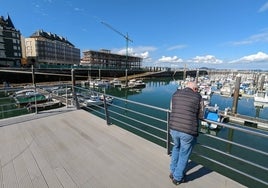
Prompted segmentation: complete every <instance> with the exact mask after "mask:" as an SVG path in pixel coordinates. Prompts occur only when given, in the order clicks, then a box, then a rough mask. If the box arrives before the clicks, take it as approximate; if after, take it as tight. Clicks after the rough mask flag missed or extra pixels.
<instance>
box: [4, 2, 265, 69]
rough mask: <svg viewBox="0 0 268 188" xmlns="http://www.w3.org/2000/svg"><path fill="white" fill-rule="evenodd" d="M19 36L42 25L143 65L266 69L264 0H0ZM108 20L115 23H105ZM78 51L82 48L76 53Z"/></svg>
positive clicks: (82, 45) (88, 47) (90, 47)
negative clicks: (138, 61)
mask: <svg viewBox="0 0 268 188" xmlns="http://www.w3.org/2000/svg"><path fill="white" fill-rule="evenodd" d="M0 4H1V6H0V15H1V16H4V17H5V18H6V17H7V15H9V16H10V17H11V19H12V21H13V24H14V25H15V27H16V28H17V29H19V30H20V31H21V33H22V35H23V36H24V37H29V36H30V35H31V34H33V33H34V32H35V31H37V30H39V29H42V30H44V31H46V32H51V33H54V34H57V35H59V36H62V37H65V38H67V39H68V40H69V41H70V42H71V43H73V44H74V45H75V46H76V47H77V48H79V49H80V50H81V52H83V51H85V50H100V49H108V50H111V51H112V52H113V53H120V54H125V53H126V39H125V38H124V36H127V35H128V37H129V39H131V41H129V42H128V53H129V55H137V56H140V57H143V58H144V59H143V66H165V67H171V68H176V67H184V66H186V67H188V68H200V67H209V68H219V69H221V68H227V69H262V70H268V0H158V1H156V0H65V1H64V0H23V1H22V0H13V1H12V0H0ZM103 22H104V23H106V24H108V25H110V26H111V27H112V28H113V29H115V30H116V31H118V32H116V31H114V30H112V29H111V28H109V27H107V25H105V24H103ZM81 57H82V54H81Z"/></svg>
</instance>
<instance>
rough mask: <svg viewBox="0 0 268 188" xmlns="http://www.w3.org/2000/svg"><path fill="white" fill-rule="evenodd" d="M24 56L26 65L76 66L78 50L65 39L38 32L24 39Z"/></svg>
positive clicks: (41, 31) (78, 60) (78, 59)
mask: <svg viewBox="0 0 268 188" xmlns="http://www.w3.org/2000/svg"><path fill="white" fill-rule="evenodd" d="M25 54H26V58H27V62H28V64H34V65H35V66H39V65H78V64H79V63H80V49H78V48H75V46H74V45H73V44H72V43H71V42H69V41H68V40H67V39H66V38H64V37H61V36H58V35H56V34H53V33H50V32H45V31H43V30H38V31H36V32H35V33H33V34H32V35H31V36H30V37H29V38H25Z"/></svg>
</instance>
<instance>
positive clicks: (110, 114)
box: [0, 86, 268, 187]
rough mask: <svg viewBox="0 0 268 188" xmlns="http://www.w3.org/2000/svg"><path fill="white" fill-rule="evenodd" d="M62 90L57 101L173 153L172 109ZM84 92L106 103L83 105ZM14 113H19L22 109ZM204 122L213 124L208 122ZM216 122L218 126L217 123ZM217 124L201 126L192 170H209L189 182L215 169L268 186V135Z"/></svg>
mask: <svg viewBox="0 0 268 188" xmlns="http://www.w3.org/2000/svg"><path fill="white" fill-rule="evenodd" d="M62 88H66V92H63V94H62V95H57V99H61V101H62V102H64V101H66V104H65V105H66V107H68V105H69V104H72V105H76V108H82V109H84V110H86V111H88V112H89V113H92V114H94V115H96V116H99V117H100V118H103V119H105V120H106V122H107V126H110V125H112V124H113V125H116V126H119V127H121V128H123V129H126V130H128V131H131V132H132V133H134V134H137V135H139V136H141V137H143V138H145V139H147V140H149V141H151V142H153V143H155V144H158V145H160V146H162V147H164V148H166V151H167V154H170V152H171V147H172V142H171V137H170V135H169V130H168V117H169V113H170V110H169V109H163V108H159V107H156V106H151V105H147V104H143V103H138V102H135V101H130V100H127V99H123V98H119V97H115V96H110V95H107V94H104V93H100V92H96V91H93V90H91V89H86V88H82V87H76V86H75V87H71V88H72V93H71V94H72V95H67V89H68V88H70V86H63V87H62ZM39 89H42V88H39ZM1 92H7V91H6V90H5V91H0V93H1ZM13 92H14V88H13ZM81 93H83V94H86V95H95V96H100V95H103V96H104V101H103V104H102V105H94V104H92V105H88V106H87V105H83V101H81V99H79V95H80V94H81ZM5 98H6V96H4V95H2V96H1V97H0V101H1V100H2V99H5ZM107 98H113V101H112V102H110V103H107V101H108V100H106V99H107ZM11 104H12V103H11ZM5 105H7V104H1V105H0V110H1V114H2V116H1V117H2V118H5V117H3V116H4V115H3V114H6V113H10V111H12V110H11V109H6V106H5ZM14 110H15V111H17V110H18V109H14ZM31 113H40V112H37V111H35V112H31ZM42 113H46V112H42ZM204 121H207V122H208V123H211V121H209V120H206V119H205V120H204ZM213 123H214V124H215V122H213ZM216 124H217V125H218V126H219V129H217V130H210V129H208V128H206V127H200V130H199V131H200V132H199V133H200V134H199V137H198V143H197V145H196V146H195V148H194V151H193V154H192V155H191V162H190V163H189V169H191V168H194V167H196V165H197V164H202V165H203V166H204V167H205V168H200V169H198V170H197V171H194V172H193V173H191V174H188V176H187V181H192V180H194V179H196V178H199V177H202V176H204V175H206V174H208V173H211V172H212V171H211V170H214V171H217V172H219V173H221V174H223V175H224V176H227V177H229V178H231V179H233V180H235V181H237V182H239V183H241V184H243V185H245V186H248V187H267V186H268V177H267V172H268V166H267V165H268V164H267V157H268V152H267V148H268V147H267V145H268V133H267V132H266V131H262V130H258V129H254V128H249V127H243V126H239V125H233V124H226V123H218V122H216ZM208 169H210V170H208Z"/></svg>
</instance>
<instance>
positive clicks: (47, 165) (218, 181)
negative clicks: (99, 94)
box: [0, 108, 244, 188]
mask: <svg viewBox="0 0 268 188" xmlns="http://www.w3.org/2000/svg"><path fill="white" fill-rule="evenodd" d="M35 118H37V119H35ZM18 121H19V122H20V123H19V122H18ZM0 125H1V127H0V157H1V158H0V165H1V169H0V187H1V188H17V187H20V188H43V187H45V188H46V187H50V188H52V187H55V188H58V187H64V188H67V187H68V188H69V187H70V188H75V187H83V188H125V187H127V188H131V187H133V188H138V187H140V188H158V187H159V188H164V187H176V186H175V185H173V184H172V182H171V180H170V179H169V177H168V175H169V161H170V157H169V156H168V155H167V154H166V150H165V148H162V147H160V146H158V145H156V144H154V143H151V142H149V141H147V140H145V139H143V138H141V137H138V136H136V135H134V134H132V133H130V132H127V131H125V130H123V129H121V128H119V127H117V126H115V125H110V126H107V125H106V122H105V120H102V119H100V118H98V117H96V116H94V115H91V114H89V113H88V112H86V111H84V110H74V109H73V110H72V109H68V108H64V109H62V110H59V111H54V112H42V113H40V114H36V115H27V116H23V117H20V118H12V119H9V120H1V121H0ZM187 175H188V176H187V179H188V181H187V182H186V183H184V184H181V185H179V187H198V188H200V187H201V188H202V187H217V188H221V187H228V188H232V187H233V188H239V187H244V186H242V185H240V184H239V183H237V182H234V181H233V180H230V179H229V178H226V177H224V176H222V175H220V174H218V173H216V172H213V171H210V170H208V169H206V168H204V167H202V166H201V165H197V164H194V163H192V162H191V163H190V168H189V171H188V172H187Z"/></svg>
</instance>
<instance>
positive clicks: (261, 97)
mask: <svg viewBox="0 0 268 188" xmlns="http://www.w3.org/2000/svg"><path fill="white" fill-rule="evenodd" d="M254 102H260V103H268V90H266V91H257V93H256V94H255V96H254Z"/></svg>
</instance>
